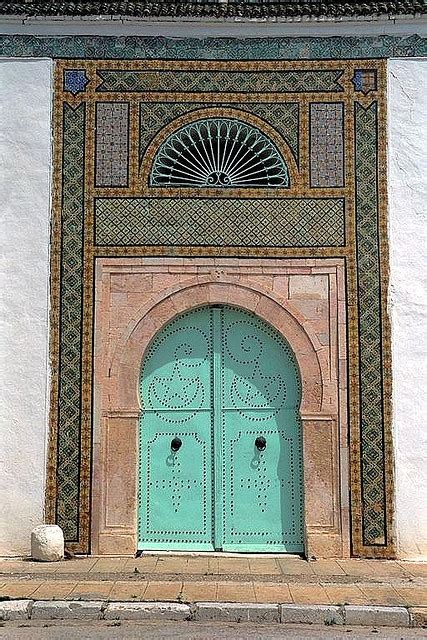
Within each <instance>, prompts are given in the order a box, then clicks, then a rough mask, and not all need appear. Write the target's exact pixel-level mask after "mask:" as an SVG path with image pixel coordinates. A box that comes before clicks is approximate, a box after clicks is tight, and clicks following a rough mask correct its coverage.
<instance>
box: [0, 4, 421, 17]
mask: <svg viewBox="0 0 427 640" xmlns="http://www.w3.org/2000/svg"><path fill="white" fill-rule="evenodd" d="M426 12H427V11H426V3H425V2H424V0H383V1H382V2H357V1H356V2H343V1H339V0H336V1H334V0H323V1H322V0H176V1H175V0H163V1H161V0H160V1H157V2H155V1H149V0H140V1H139V2H131V1H128V2H126V1H124V2H114V1H111V2H102V1H96V0H94V1H92V2H90V1H84V0H74V1H71V0H50V1H45V0H41V1H40V0H23V1H21V2H3V1H0V14H3V15H5V14H8V15H27V16H54V15H55V16H61V15H63V16H87V15H117V16H119V15H122V16H135V17H147V18H149V17H176V18H179V17H194V18H236V17H245V18H292V17H300V16H308V17H311V18H321V17H332V18H333V17H342V16H349V17H360V16H376V15H384V14H387V15H403V14H404V15H415V14H425V13H426Z"/></svg>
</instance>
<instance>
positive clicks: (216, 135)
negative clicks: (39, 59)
mask: <svg viewBox="0 0 427 640" xmlns="http://www.w3.org/2000/svg"><path fill="white" fill-rule="evenodd" d="M150 184H151V185H152V186H158V187H166V186H177V187H288V186H289V173H288V169H287V166H286V163H285V161H284V159H283V157H282V156H281V155H280V153H279V151H278V149H277V147H276V146H275V144H273V142H271V140H269V138H267V136H265V135H264V134H263V133H262V132H261V131H260V130H259V129H256V128H255V127H252V126H250V125H248V124H247V123H245V122H241V121H240V120H234V119H231V118H230V119H227V118H207V119H206V120H198V121H196V122H193V123H191V124H188V125H186V126H185V127H183V128H182V129H179V130H178V131H176V132H174V133H173V134H172V135H171V136H169V138H167V140H165V142H164V143H163V144H162V145H161V147H160V149H159V150H158V152H157V154H156V156H155V158H154V162H153V168H152V173H151V178H150Z"/></svg>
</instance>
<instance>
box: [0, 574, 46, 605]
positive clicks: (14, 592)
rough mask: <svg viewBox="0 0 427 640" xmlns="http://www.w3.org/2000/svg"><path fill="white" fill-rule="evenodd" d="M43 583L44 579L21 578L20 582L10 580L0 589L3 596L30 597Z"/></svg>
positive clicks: (13, 597) (11, 597) (0, 594)
mask: <svg viewBox="0 0 427 640" xmlns="http://www.w3.org/2000/svg"><path fill="white" fill-rule="evenodd" d="M42 584H43V581H41V580H39V581H35V580H26V579H25V578H21V580H20V581H19V582H15V581H13V582H8V583H7V584H6V585H5V586H4V587H3V588H2V589H1V591H0V597H1V598H10V599H12V600H13V599H15V598H16V599H18V598H29V597H30V596H31V595H32V594H33V593H34V591H35V590H36V589H38V588H39V587H40V585H42Z"/></svg>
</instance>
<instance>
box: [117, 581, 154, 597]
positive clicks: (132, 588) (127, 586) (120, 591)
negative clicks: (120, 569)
mask: <svg viewBox="0 0 427 640" xmlns="http://www.w3.org/2000/svg"><path fill="white" fill-rule="evenodd" d="M147 586H148V582H147V581H143V582H135V581H133V582H125V581H121V580H117V582H115V583H114V585H113V588H112V589H111V591H110V594H109V596H108V599H109V600H117V601H123V600H124V601H132V600H142V599H143V597H144V593H145V591H146V589H147Z"/></svg>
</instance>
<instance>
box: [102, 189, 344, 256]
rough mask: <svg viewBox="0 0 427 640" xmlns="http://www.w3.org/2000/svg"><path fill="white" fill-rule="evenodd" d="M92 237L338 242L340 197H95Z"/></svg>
mask: <svg viewBox="0 0 427 640" xmlns="http://www.w3.org/2000/svg"><path fill="white" fill-rule="evenodd" d="M95 243H96V244H97V245H109V246H110V245H113V246H114V245H117V246H120V245H170V246H175V245H185V246H191V245H206V246H218V247H219V246H256V247H262V246H265V247H316V246H317V247H327V246H331V247H339V246H343V245H344V243H345V233H344V200H342V199H340V198H336V199H325V200H309V199H299V200H293V199H292V200H290V199H285V198H270V199H265V198H262V199H261V198H260V199H257V200H253V199H252V200H241V199H229V198H221V200H218V199H212V198H186V199H184V198H144V199H142V198H100V199H97V200H96V201H95Z"/></svg>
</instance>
